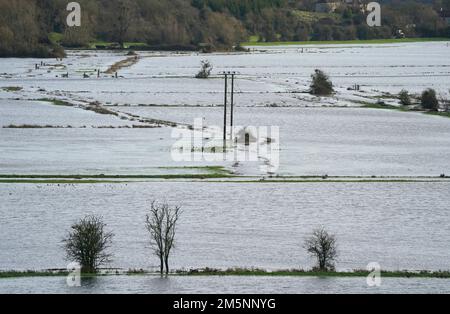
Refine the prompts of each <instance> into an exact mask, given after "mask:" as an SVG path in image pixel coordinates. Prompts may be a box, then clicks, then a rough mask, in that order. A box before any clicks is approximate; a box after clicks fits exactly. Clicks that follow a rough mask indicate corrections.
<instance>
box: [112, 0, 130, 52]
mask: <svg viewBox="0 0 450 314" xmlns="http://www.w3.org/2000/svg"><path fill="white" fill-rule="evenodd" d="M115 14H116V19H115V20H116V22H115V23H114V25H113V26H114V29H115V34H114V36H115V37H116V39H117V42H118V43H119V44H120V46H121V47H122V48H125V39H126V37H127V35H128V31H129V29H130V26H131V19H132V8H131V5H130V3H129V2H126V1H123V0H120V1H119V2H118V4H117V11H116V12H115Z"/></svg>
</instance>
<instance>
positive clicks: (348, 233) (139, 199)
mask: <svg viewBox="0 0 450 314" xmlns="http://www.w3.org/2000/svg"><path fill="white" fill-rule="evenodd" d="M449 190H450V184H449V183H448V182H447V183H445V182H434V183H432V182H412V183H385V182H379V183H373V182H372V183H331V182H330V183H282V184H276V183H236V182H234V183H223V182H221V183H213V182H170V181H169V182H147V183H127V184H81V185H64V184H62V185H60V184H52V185H47V184H10V185H8V184H6V185H5V184H0V199H1V200H2V202H1V203H0V220H1V222H2V228H1V229H0V238H1V239H2V241H1V242H0V269H2V270H8V269H18V270H27V269H54V268H65V267H66V265H67V264H68V262H67V261H66V260H65V259H64V250H63V248H62V244H61V240H62V238H63V237H64V235H65V233H66V232H67V230H69V229H70V225H71V224H72V223H73V222H75V221H76V220H78V219H79V218H82V217H83V216H84V215H87V214H96V215H101V216H103V217H104V220H105V222H106V223H107V224H108V228H109V229H110V230H111V231H113V232H114V233H115V235H116V236H115V239H114V244H113V247H112V252H113V253H114V259H113V262H112V263H111V265H110V266H111V267H114V268H124V269H129V268H133V269H141V268H143V269H153V267H156V266H157V265H158V261H157V259H155V258H154V257H153V256H152V253H151V250H150V248H149V247H148V234H147V231H146V229H145V225H144V221H145V215H146V213H147V211H148V210H149V206H150V202H151V201H152V200H164V199H166V200H167V201H169V202H170V203H171V204H179V205H181V206H182V207H183V216H182V218H181V220H180V223H179V229H178V230H179V231H178V235H177V237H178V239H177V247H176V250H175V253H174V256H173V260H172V266H173V268H176V269H182V268H186V269H189V268H202V267H213V268H229V267H260V268H265V269H287V268H310V267H312V266H313V264H314V261H313V260H311V259H310V258H309V257H308V256H307V254H306V252H305V250H304V248H303V243H304V240H305V238H306V237H307V236H308V234H310V233H311V232H312V230H313V229H315V228H317V227H320V226H325V227H326V228H327V229H328V230H330V232H332V233H335V234H336V236H337V238H338V244H339V252H340V256H339V262H338V264H337V265H338V268H339V269H340V270H352V269H365V268H366V266H367V265H368V264H369V263H371V262H377V263H379V264H380V265H381V266H382V268H383V269H388V270H402V269H409V270H422V269H426V270H441V269H450V250H449V249H448V243H449V242H450V232H449V231H450V216H449V215H448V210H449V204H450V194H449V193H448V191H449Z"/></svg>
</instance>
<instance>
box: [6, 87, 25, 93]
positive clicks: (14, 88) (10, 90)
mask: <svg viewBox="0 0 450 314" xmlns="http://www.w3.org/2000/svg"><path fill="white" fill-rule="evenodd" d="M1 89H2V90H4V91H5V92H19V91H21V90H22V89H23V87H19V86H7V87H2V88H1Z"/></svg>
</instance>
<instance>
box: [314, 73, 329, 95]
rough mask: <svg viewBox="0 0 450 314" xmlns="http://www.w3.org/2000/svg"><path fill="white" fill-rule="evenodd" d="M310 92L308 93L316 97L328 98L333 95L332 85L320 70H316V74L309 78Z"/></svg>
mask: <svg viewBox="0 0 450 314" xmlns="http://www.w3.org/2000/svg"><path fill="white" fill-rule="evenodd" d="M311 78H312V83H311V90H310V93H311V94H313V95H317V96H329V95H331V94H333V92H334V89H333V83H332V82H331V80H330V78H329V77H328V75H326V74H325V73H324V72H323V71H321V70H316V72H315V73H314V74H313V75H312V76H311Z"/></svg>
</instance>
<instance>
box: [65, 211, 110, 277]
mask: <svg viewBox="0 0 450 314" xmlns="http://www.w3.org/2000/svg"><path fill="white" fill-rule="evenodd" d="M105 227H106V224H105V223H104V222H103V220H102V218H100V217H96V216H87V217H85V218H83V219H81V220H80V221H79V222H77V223H75V224H74V225H72V227H71V229H72V230H71V231H70V232H69V234H68V235H67V237H66V238H65V239H64V240H63V243H64V247H65V250H66V255H67V259H68V260H70V261H75V262H78V263H79V264H80V266H81V271H82V272H83V273H92V274H93V273H96V272H97V271H98V269H99V267H100V266H102V265H104V264H106V263H108V262H109V261H110V259H111V254H109V253H108V252H107V250H108V249H109V247H110V245H111V241H112V238H113V236H114V234H113V233H111V232H106V231H105Z"/></svg>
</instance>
